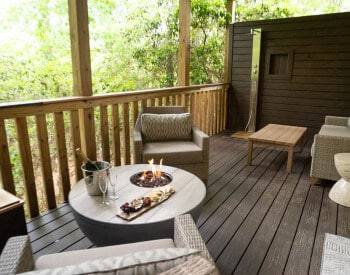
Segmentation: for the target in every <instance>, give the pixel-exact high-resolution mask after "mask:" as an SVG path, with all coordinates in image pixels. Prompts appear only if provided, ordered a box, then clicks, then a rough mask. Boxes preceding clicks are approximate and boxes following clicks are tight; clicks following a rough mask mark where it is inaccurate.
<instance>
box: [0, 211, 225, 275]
mask: <svg viewBox="0 0 350 275" xmlns="http://www.w3.org/2000/svg"><path fill="white" fill-rule="evenodd" d="M167 248H174V249H176V248H180V249H181V248H184V249H192V250H196V251H198V253H197V254H196V256H195V257H192V258H186V259H184V261H183V262H181V261H179V260H177V259H175V260H174V261H176V262H174V263H173V265H175V266H174V267H172V268H171V270H168V273H166V274H212V275H214V274H215V275H217V274H219V272H218V270H217V269H216V267H215V264H214V261H213V259H212V257H211V256H210V254H209V251H208V250H207V248H206V246H205V243H204V241H203V239H202V237H201V235H200V234H199V232H198V229H197V227H196V225H195V223H194V221H193V219H192V217H191V216H190V215H189V214H186V215H181V216H178V217H176V218H175V221H174V237H173V239H161V240H151V241H146V242H139V243H131V244H123V245H115V246H105V247H98V248H90V249H85V250H76V251H67V252H62V253H56V254H49V255H44V256H40V257H39V258H38V259H37V260H36V261H35V262H34V258H33V254H32V249H31V244H30V240H29V236H27V235H26V236H17V237H12V238H10V239H9V240H8V241H7V243H6V246H5V247H4V249H3V251H2V253H1V256H0V274H18V273H22V272H28V271H34V274H35V271H37V272H40V271H44V273H40V274H52V273H51V271H50V270H55V268H61V269H64V270H65V272H63V270H60V272H57V269H56V273H54V274H87V273H88V274H92V273H93V274H97V273H98V274H100V272H99V271H96V270H94V271H91V272H88V271H87V270H86V269H88V268H89V267H85V269H84V268H83V267H82V266H81V265H84V263H89V262H96V264H95V266H96V267H97V269H98V270H100V271H101V274H102V273H104V272H106V270H105V268H106V263H104V259H106V258H110V257H123V256H126V255H128V254H130V253H131V254H132V253H137V252H141V253H142V252H144V251H146V250H153V249H158V250H160V249H167ZM203 260H205V261H204V262H203ZM153 263H157V261H156V260H153ZM163 263H164V261H163ZM150 264H152V262H150ZM142 265H144V266H145V265H146V266H147V263H144V264H143V263H141V262H140V264H139V265H137V266H135V267H134V269H135V270H134V272H131V271H129V272H127V271H126V272H122V271H123V270H119V271H115V270H114V269H111V270H109V271H110V273H108V272H107V273H108V274H125V273H127V274H136V273H137V274H138V273H140V274H141V273H142V272H141V271H140V270H142V269H139V268H141V266H142ZM203 265H204V266H203ZM75 266H78V268H79V266H81V267H80V268H79V272H78V273H75V272H73V271H72V270H74V268H75ZM107 267H109V266H108V265H107ZM145 268H147V267H145ZM161 268H163V269H164V268H167V267H166V266H163V267H161ZM203 268H205V269H206V270H207V269H208V268H209V269H210V272H208V273H201V272H202V271H203ZM125 269H127V268H125ZM163 271H166V270H163ZM157 274H158V273H157Z"/></svg>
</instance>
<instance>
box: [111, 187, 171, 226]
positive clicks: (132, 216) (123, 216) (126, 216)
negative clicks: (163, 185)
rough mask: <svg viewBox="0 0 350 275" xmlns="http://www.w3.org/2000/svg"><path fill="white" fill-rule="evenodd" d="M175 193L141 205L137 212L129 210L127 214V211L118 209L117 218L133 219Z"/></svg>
mask: <svg viewBox="0 0 350 275" xmlns="http://www.w3.org/2000/svg"><path fill="white" fill-rule="evenodd" d="M174 193H175V191H174V192H172V193H169V196H167V197H164V198H163V199H162V200H159V201H157V202H151V204H150V205H149V206H147V207H142V208H141V209H140V210H139V211H137V212H131V213H129V214H127V213H124V212H123V211H122V210H119V212H118V213H117V216H118V217H119V218H122V219H123V220H126V221H132V220H134V219H136V218H137V217H140V216H141V215H142V214H143V213H145V212H147V211H148V210H150V209H152V208H153V207H155V206H157V205H159V204H161V203H162V202H164V201H166V200H167V199H169V198H170V197H171V196H172V195H173V194H174Z"/></svg>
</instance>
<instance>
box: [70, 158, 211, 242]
mask: <svg viewBox="0 0 350 275" xmlns="http://www.w3.org/2000/svg"><path fill="white" fill-rule="evenodd" d="M148 169H149V166H148V165H144V164H137V165H125V166H120V167H114V168H112V171H111V178H112V180H115V175H117V193H118V195H119V199H118V200H116V201H110V205H109V206H102V205H101V200H102V197H100V196H89V195H88V194H87V192H86V188H85V183H84V180H81V181H79V182H78V183H77V184H76V185H74V186H73V188H72V190H71V192H70V194H69V203H70V205H71V207H72V210H73V213H74V216H75V218H76V220H77V222H78V224H79V226H80V228H81V230H82V231H83V232H84V234H85V235H86V236H87V237H88V238H89V239H90V240H91V241H92V242H93V243H94V244H95V245H97V246H105V245H114V244H123V243H131V242H138V241H146V240H152V239H159V238H172V237H173V234H174V231H173V230H174V226H173V224H174V217H176V216H178V215H181V214H185V213H190V214H192V216H193V218H194V219H195V220H196V219H197V218H198V216H199V213H200V210H201V206H202V203H203V201H204V198H205V195H206V187H205V185H204V183H203V182H202V181H201V180H200V179H199V178H198V177H196V176H195V175H193V174H191V173H189V172H187V171H184V170H182V169H178V168H174V167H170V166H163V170H164V171H165V172H167V173H169V174H171V175H172V176H173V181H172V183H171V185H173V186H174V188H175V194H174V195H173V196H172V197H171V198H169V199H168V200H167V201H165V202H163V203H162V204H160V205H158V206H157V207H155V208H153V209H151V210H149V211H148V212H146V213H144V214H143V215H141V216H140V217H138V218H137V219H135V220H133V221H129V222H128V221H125V220H123V219H121V218H119V217H117V216H116V213H117V211H118V210H119V207H120V206H121V205H122V204H123V203H125V202H130V201H131V200H132V199H135V198H138V197H142V196H144V195H146V194H147V193H149V192H150V191H151V188H143V187H138V186H135V185H133V184H132V183H130V180H129V178H130V176H131V175H133V174H134V173H136V172H140V171H143V170H148Z"/></svg>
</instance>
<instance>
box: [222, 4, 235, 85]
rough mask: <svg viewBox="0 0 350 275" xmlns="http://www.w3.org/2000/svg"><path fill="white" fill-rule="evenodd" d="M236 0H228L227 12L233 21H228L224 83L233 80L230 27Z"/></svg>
mask: <svg viewBox="0 0 350 275" xmlns="http://www.w3.org/2000/svg"><path fill="white" fill-rule="evenodd" d="M234 2H235V0H227V1H226V12H227V13H228V14H230V15H231V17H232V20H231V22H228V24H227V26H226V31H225V42H224V43H225V46H224V49H225V55H224V76H223V81H224V83H228V82H230V81H231V65H232V64H231V57H230V53H231V49H230V48H231V43H230V37H231V35H230V31H231V30H232V29H231V28H230V23H232V22H233V18H234V16H235V11H234V10H235V5H234Z"/></svg>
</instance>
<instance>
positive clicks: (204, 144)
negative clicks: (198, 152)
mask: <svg viewBox="0 0 350 275" xmlns="http://www.w3.org/2000/svg"><path fill="white" fill-rule="evenodd" d="M192 135H193V142H194V143H196V144H197V146H199V147H200V148H202V151H203V156H204V158H205V159H208V158H209V136H208V135H207V134H206V133H204V132H202V131H201V130H199V129H198V128H196V127H193V128H192Z"/></svg>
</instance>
